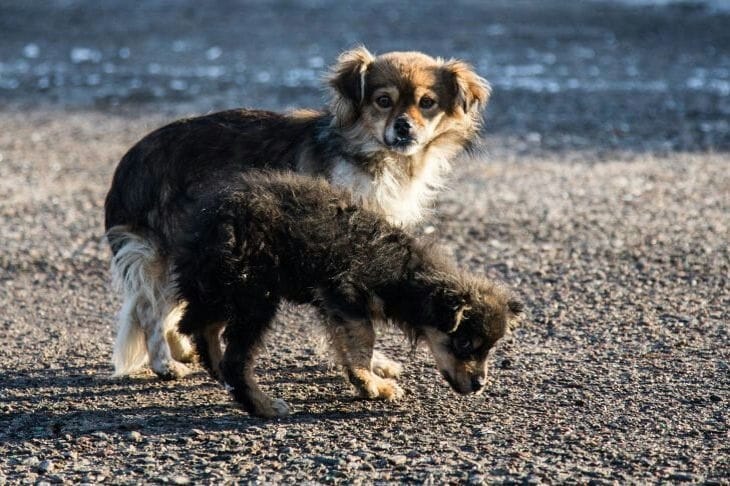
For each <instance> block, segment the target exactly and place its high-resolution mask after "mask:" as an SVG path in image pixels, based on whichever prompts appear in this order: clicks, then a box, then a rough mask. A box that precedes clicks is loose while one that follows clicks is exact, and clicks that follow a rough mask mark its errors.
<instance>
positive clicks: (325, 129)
mask: <svg viewBox="0 0 730 486" xmlns="http://www.w3.org/2000/svg"><path fill="white" fill-rule="evenodd" d="M315 137H316V142H315V147H314V148H313V149H310V150H309V151H307V152H305V153H304V154H303V156H300V158H299V163H298V167H299V169H300V171H302V172H305V173H319V174H321V175H323V176H325V177H326V178H327V179H328V180H329V181H330V182H331V183H333V184H335V185H337V186H340V187H343V188H346V189H349V190H350V191H352V193H353V194H354V195H355V196H356V197H357V198H358V199H359V200H360V201H362V203H363V204H364V205H365V206H366V207H368V208H370V209H372V210H375V211H377V212H379V213H381V214H383V215H385V216H386V218H387V219H388V220H389V221H390V222H391V223H394V224H399V225H411V224H414V223H417V222H418V221H420V220H421V219H423V217H424V215H425V214H426V212H427V211H428V210H429V208H430V206H431V203H432V201H433V199H434V198H435V196H436V194H437V193H438V191H439V189H441V188H442V187H443V181H444V178H445V176H446V174H447V173H448V172H449V170H450V168H451V164H450V162H451V160H452V159H453V158H454V157H455V156H456V155H457V154H458V153H459V152H460V151H461V147H460V146H457V145H450V144H449V145H438V144H435V143H434V144H430V145H428V146H426V147H424V148H423V149H422V150H420V151H419V152H417V153H415V154H413V155H404V154H401V153H398V152H395V151H392V150H388V149H386V148H384V147H383V146H382V145H381V144H379V143H377V142H374V141H372V140H371V139H370V138H369V137H367V136H365V135H364V134H362V133H359V130H358V128H357V127H354V128H345V129H340V128H334V127H332V126H329V125H328V126H321V127H320V129H319V130H318V132H317V133H316V135H315ZM316 156H319V157H321V159H320V162H323V163H324V166H323V168H322V169H320V171H316V169H315V167H317V165H316V162H314V161H311V160H309V159H310V158H311V157H316Z"/></svg>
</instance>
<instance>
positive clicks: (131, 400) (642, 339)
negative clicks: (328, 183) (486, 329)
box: [0, 0, 730, 484]
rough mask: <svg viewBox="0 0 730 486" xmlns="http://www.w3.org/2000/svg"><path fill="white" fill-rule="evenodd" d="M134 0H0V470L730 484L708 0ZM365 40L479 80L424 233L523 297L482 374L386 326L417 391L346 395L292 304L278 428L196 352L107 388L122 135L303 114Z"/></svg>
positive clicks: (725, 69) (727, 296) (723, 234)
mask: <svg viewBox="0 0 730 486" xmlns="http://www.w3.org/2000/svg"><path fill="white" fill-rule="evenodd" d="M125 5H126V3H125V2H92V1H90V0H89V1H88V2H87V1H73V0H67V1H58V2H50V1H47V2H32V3H31V2H21V1H13V0H10V1H4V2H2V4H0V32H1V34H0V38H2V42H0V224H1V226H0V227H2V230H1V232H0V248H2V250H1V251H0V308H2V309H3V312H2V314H1V315H0V339H2V341H3V342H5V343H6V346H5V349H4V353H3V356H2V358H0V484H3V483H6V482H7V483H16V482H26V483H36V482H50V483H55V482H68V483H79V482H87V483H100V482H114V483H131V482H140V481H143V482H172V483H177V484H184V483H187V482H216V483H217V482H226V481H256V480H258V481H261V482H267V483H268V482H283V481H294V480H309V481H319V482H371V481H378V482H391V481H392V482H402V481H418V482H423V481H426V482H428V481H431V482H434V483H442V482H470V483H479V482H484V481H486V482H497V483H501V482H505V483H510V482H518V483H540V482H580V483H587V482H594V483H611V482H618V483H626V482H631V483H644V482H659V481H662V480H664V481H669V482H682V481H689V482H705V483H723V484H727V483H728V478H729V477H730V459H729V457H730V447H729V446H728V444H729V443H730V437H729V434H728V415H730V414H729V413H728V411H729V409H730V407H729V406H728V404H729V403H730V339H729V338H728V320H729V319H728V317H729V315H728V308H730V289H729V284H728V275H729V274H730V251H729V250H728V243H727V240H728V234H729V231H728V225H729V224H730V216H729V215H730V174H729V173H728V170H727V168H728V164H729V163H730V160H729V156H728V151H729V150H730V133H729V132H730V128H729V126H728V119H729V118H730V116H729V115H730V101H729V98H730V97H729V96H728V95H729V94H730V31H728V30H727V25H728V23H729V22H730V18H729V17H728V16H727V15H724V14H722V13H719V12H717V11H714V10H711V9H707V8H704V7H703V6H702V4H700V3H691V2H684V3H679V4H673V5H670V6H665V7H650V6H649V7H640V8H639V7H636V8H635V7H628V6H625V5H624V4H608V3H602V2H558V1H552V0H550V1H544V2H534V3H532V2H506V1H504V2H493V3H489V4H486V3H482V2H469V1H463V2H453V1H452V2H449V5H450V7H449V8H448V9H446V8H443V7H439V4H438V3H431V2H423V3H419V5H421V7H420V8H419V9H418V10H417V11H413V9H409V8H408V5H406V4H403V5H391V4H390V3H385V2H384V3H380V2H376V3H368V4H364V3H363V4H361V5H344V4H341V3H330V2H325V1H317V2H314V1H310V2H302V3H297V4H296V5H294V4H293V3H292V4H289V3H281V2H265V1H262V2H255V3H246V4H245V7H243V6H241V4H238V3H233V2H220V3H216V4H215V5H216V8H213V7H212V6H211V5H212V4H210V5H208V6H206V5H205V4H199V3H198V2H192V1H190V2H174V3H173V2H168V1H161V0H160V1H157V0H156V1H150V2H145V3H144V5H141V6H139V8H137V9H136V10H134V11H133V12H132V11H128V10H125V9H127V7H125ZM284 5H286V8H284ZM343 26H347V28H344V27H343ZM356 41H364V42H366V43H367V45H368V46H370V47H372V48H373V50H376V51H379V52H382V51H385V50H390V49H394V48H415V49H423V50H426V51H428V52H432V53H435V54H441V55H446V56H448V55H457V56H462V57H465V58H467V59H470V60H472V61H473V62H474V63H475V64H476V65H477V66H478V68H479V70H480V72H482V73H484V74H485V75H486V76H487V77H488V78H489V79H490V80H492V82H493V84H494V86H495V92H494V96H493V100H492V103H491V104H490V107H489V109H488V123H487V126H486V130H485V147H486V148H485V152H484V153H483V154H482V155H480V156H479V157H475V158H473V159H469V160H463V161H461V162H460V163H459V164H457V167H456V170H455V173H454V177H453V178H452V181H451V184H450V186H451V190H449V191H447V192H446V193H444V194H443V196H442V197H441V198H440V201H439V204H438V208H437V211H436V212H434V214H433V215H432V216H431V217H430V218H429V219H428V221H426V222H425V223H424V224H423V225H422V226H421V227H419V228H417V229H416V231H418V232H427V233H431V236H430V237H435V238H437V239H439V240H440V241H441V242H443V243H444V245H445V246H446V247H447V248H448V249H449V250H450V251H452V252H453V254H454V256H455V258H457V260H458V261H459V262H460V264H461V265H462V266H464V267H468V268H470V269H472V270H474V271H476V272H479V273H483V274H485V275H488V276H490V277H493V278H497V279H501V280H503V281H505V282H507V283H508V284H509V285H511V286H512V287H514V288H515V289H516V290H517V292H518V293H519V294H520V295H521V296H522V297H523V299H524V300H525V302H526V304H527V308H528V311H529V312H528V316H527V318H526V319H525V322H524V323H523V325H522V327H521V328H520V329H518V330H517V331H515V332H514V333H513V334H512V335H511V336H509V337H508V338H506V339H505V340H503V342H502V343H501V344H500V345H499V346H498V348H497V349H496V350H495V351H494V352H493V356H492V360H491V365H492V366H491V384H490V387H489V389H488V391H487V392H486V393H485V394H483V395H482V396H479V397H459V396H456V395H455V394H453V393H452V392H451V391H450V390H449V388H448V386H447V385H446V384H445V383H444V382H443V380H442V379H441V378H440V377H439V376H438V373H437V371H436V369H435V366H434V365H433V363H432V361H431V359H430V357H429V356H428V354H427V353H426V352H425V351H424V350H422V349H419V350H417V351H416V352H415V353H411V351H410V350H409V348H408V346H407V344H406V343H405V342H404V340H403V339H402V338H401V337H400V336H398V335H396V334H387V333H386V335H384V336H383V337H382V339H381V341H382V348H384V349H386V350H387V351H388V352H389V354H391V355H393V356H398V357H400V359H402V360H403V361H404V364H405V376H404V377H403V379H402V381H403V385H404V387H405V388H406V389H407V390H408V394H407V396H406V398H405V399H404V400H403V401H402V402H400V403H397V404H385V403H380V402H368V401H362V400H359V399H356V398H354V397H353V396H352V393H351V391H350V389H349V387H348V386H347V385H346V383H345V380H344V379H343V378H342V377H341V376H340V375H339V374H338V372H337V370H335V369H333V368H332V367H331V366H330V365H329V364H328V360H327V359H326V358H325V357H324V356H322V355H321V354H320V353H318V352H316V351H315V350H316V348H317V338H316V337H315V333H313V330H314V329H316V327H317V324H316V320H315V319H314V317H313V315H312V314H311V313H310V312H309V310H308V309H306V308H302V307H296V308H289V309H285V310H284V312H282V314H281V317H280V326H278V330H277V332H276V333H275V335H274V336H273V337H272V339H271V340H270V343H271V346H270V349H269V350H268V352H267V353H266V354H265V356H264V359H263V360H262V363H261V367H262V368H266V369H267V370H268V371H267V372H266V374H265V375H263V376H264V379H263V382H264V386H265V387H266V388H268V389H270V390H272V391H273V392H275V393H276V395H278V396H281V397H282V398H285V399H286V400H287V401H288V402H289V403H290V404H291V405H292V406H293V407H294V409H295V412H296V413H295V414H294V415H293V416H292V417H290V418H288V419H282V420H277V421H262V420H259V419H253V418H250V417H248V416H247V415H245V414H244V413H243V412H240V411H239V410H237V409H236V408H235V407H233V406H232V403H231V401H230V400H229V398H228V397H227V395H226V394H225V392H224V391H223V390H222V389H221V388H220V387H219V386H217V385H215V384H213V383H212V382H211V381H210V380H209V379H208V378H207V377H206V376H205V374H204V373H203V372H202V371H201V370H198V372H196V373H195V374H193V375H192V376H190V377H188V378H186V379H185V380H183V381H180V382H177V383H170V382H161V381H158V380H157V379H155V378H154V377H153V376H152V375H151V374H141V375H139V376H135V377H133V378H129V379H123V380H112V379H110V378H109V375H110V373H111V366H110V364H109V359H110V355H111V343H112V337H113V316H114V313H115V312H116V310H117V308H118V306H119V302H118V299H117V298H116V296H114V295H113V294H111V292H110V289H109V283H108V280H109V277H108V271H107V266H108V259H109V252H108V250H107V248H106V246H105V244H104V243H103V242H102V241H101V237H102V231H103V224H102V208H103V198H104V195H105V193H106V190H107V188H108V185H109V182H110V179H111V174H112V171H113V169H114V166H115V164H116V163H117V161H118V160H119V158H120V157H121V155H122V154H123V153H124V151H125V150H126V149H127V148H128V147H129V146H130V145H131V144H133V143H134V142H135V141H136V140H137V139H138V138H139V137H141V136H142V135H144V134H145V133H146V132H148V131H149V130H151V129H152V128H154V127H156V126H158V125H159V124H161V123H163V122H165V121H167V120H170V119H172V118H173V117H176V116H179V115H181V114H188V113H201V112H206V111H209V110H212V109H219V108H222V107H226V106H237V105H242V104H245V105H251V106H263V107H268V108H275V109H283V108H286V107H290V106H312V105H315V106H316V105H318V104H319V103H320V100H321V93H320V91H319V84H318V83H319V82H318V80H317V76H318V73H319V72H321V71H322V69H323V68H324V65H326V64H327V63H329V62H330V61H331V60H332V59H333V58H334V56H335V55H336V53H337V52H338V51H339V50H341V49H344V48H346V47H348V46H350V45H352V44H353V43H355V42H356ZM263 73H266V74H265V75H264V74H263Z"/></svg>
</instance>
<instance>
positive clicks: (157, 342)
mask: <svg viewBox="0 0 730 486" xmlns="http://www.w3.org/2000/svg"><path fill="white" fill-rule="evenodd" d="M159 307H164V306H158V305H153V304H151V303H149V302H145V303H141V304H140V305H138V306H137V317H138V319H139V322H140V325H141V326H142V329H143V330H144V333H145V338H146V343H147V353H148V354H149V362H150V368H152V371H154V372H155V373H156V374H157V376H159V377H160V378H162V379H163V380H175V379H178V378H182V377H184V376H185V375H187V374H188V373H190V369H189V368H188V367H187V366H185V365H184V364H182V363H180V362H178V361H175V360H174V359H173V358H172V353H171V352H170V346H169V345H168V344H167V332H168V329H165V326H164V321H163V319H164V317H163V316H164V315H165V313H162V315H160V314H161V313H160V312H159V311H158V309H159Z"/></svg>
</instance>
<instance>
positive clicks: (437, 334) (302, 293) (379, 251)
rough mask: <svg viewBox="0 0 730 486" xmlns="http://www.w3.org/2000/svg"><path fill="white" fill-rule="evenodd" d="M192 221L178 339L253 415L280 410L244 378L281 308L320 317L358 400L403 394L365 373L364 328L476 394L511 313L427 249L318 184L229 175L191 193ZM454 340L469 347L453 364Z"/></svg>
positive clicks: (508, 305)
mask: <svg viewBox="0 0 730 486" xmlns="http://www.w3.org/2000/svg"><path fill="white" fill-rule="evenodd" d="M195 214H196V217H195V218H191V219H190V220H189V221H187V222H186V224H185V225H184V227H183V228H182V229H181V232H180V233H179V236H178V240H177V241H176V243H175V245H174V247H173V250H172V253H171V264H172V266H173V268H174V269H175V273H176V276H177V277H176V284H177V288H178V291H179V301H180V302H185V303H186V306H185V310H184V312H183V316H182V319H181V320H180V323H179V330H180V331H181V332H182V333H183V334H185V335H188V336H190V337H191V338H192V339H193V340H194V342H195V343H196V347H197V350H198V353H199V354H200V356H201V362H202V363H203V364H204V365H205V367H206V368H207V369H208V370H209V371H210V372H211V374H212V375H213V376H214V377H216V378H217V379H219V380H221V381H222V382H223V383H224V384H225V385H226V387H227V389H228V390H229V391H230V392H231V394H232V395H233V397H234V399H235V400H236V401H237V402H238V403H240V404H241V405H242V406H243V407H244V408H245V409H246V410H247V411H248V412H249V413H251V414H253V415H259V416H264V417H273V416H281V415H286V414H287V413H288V412H289V409H288V406H287V405H286V403H285V402H283V401H282V400H278V399H271V398H270V397H269V396H268V395H266V394H265V393H264V392H263V391H262V390H261V389H260V388H259V386H258V384H257V382H256V379H255V377H254V373H253V369H254V367H255V357H256V351H257V349H258V348H259V346H260V345H261V343H262V342H263V341H264V339H265V337H266V333H267V331H268V330H269V329H270V327H271V323H272V320H273V318H274V316H275V314H276V312H277V309H278V307H279V304H280V302H281V301H282V300H287V301H290V302H294V303H299V304H304V303H310V304H313V305H314V306H315V307H316V308H317V309H319V311H320V312H321V315H322V316H323V323H324V325H325V327H326V328H327V330H328V332H329V334H330V336H331V339H332V342H333V347H334V349H335V351H336V352H337V354H338V357H339V360H340V363H341V364H342V365H343V366H344V367H345V370H346V373H347V376H348V378H349V380H350V382H351V383H352V384H353V385H354V386H355V388H356V389H357V390H358V392H359V393H360V394H361V395H363V396H365V397H368V398H382V399H386V400H396V399H398V398H400V397H401V396H402V394H403V391H402V390H401V388H400V387H399V386H398V385H397V383H396V382H395V380H393V379H388V378H383V377H381V376H378V375H377V374H375V373H374V372H373V366H372V358H373V345H374V341H375V332H374V330H373V322H378V321H383V322H390V323H393V324H395V325H397V326H399V327H400V328H401V329H402V330H403V331H404V332H405V333H406V334H407V335H408V336H410V337H411V338H413V339H414V340H418V339H421V338H423V339H424V340H426V341H427V342H428V345H429V347H430V348H431V349H432V351H434V353H433V354H434V357H435V358H436V361H437V364H438V366H439V368H440V369H441V371H442V373H443V374H444V376H445V377H446V378H447V380H448V381H449V383H450V384H451V385H452V387H454V389H455V390H456V391H458V392H460V393H473V392H477V391H479V390H481V388H483V386H484V383H485V375H486V364H485V361H486V357H487V353H488V352H489V350H490V349H491V347H492V346H493V345H494V344H495V343H496V342H497V341H498V340H499V339H500V338H501V337H502V336H503V335H504V333H505V331H506V329H507V326H508V323H509V322H510V320H512V319H513V318H514V316H515V315H516V314H517V313H519V311H520V309H521V306H520V304H519V303H518V302H517V301H516V300H514V299H512V298H511V297H510V295H509V293H508V292H506V291H505V290H503V289H502V288H500V287H499V286H497V285H495V284H493V283H491V282H489V281H486V280H484V279H481V278H477V277H475V276H471V275H468V274H465V273H463V272H460V271H457V270H456V269H454V268H453V266H452V265H451V264H450V263H449V262H448V261H446V260H445V259H444V258H443V256H442V255H441V254H440V253H439V252H438V251H437V250H435V249H434V248H431V247H428V246H423V245H421V244H419V243H418V242H417V241H416V240H414V238H413V237H411V236H409V235H408V233H406V232H405V231H403V230H402V229H400V228H398V227H396V226H394V225H392V224H389V223H388V222H386V221H385V220H384V219H383V217H382V216H379V215H378V214H376V213H374V212H371V211H369V210H366V209H364V208H363V207H362V206H361V205H359V204H357V203H356V201H355V200H353V198H352V196H351V195H350V194H349V193H347V192H343V191H340V190H336V189H334V188H333V187H332V186H331V185H329V184H328V183H327V182H326V181H324V180H321V179H319V180H316V179H312V178H308V177H302V176H295V175H291V174H290V175H284V174H282V175H271V174H256V173H251V174H248V175H243V176H238V177H237V178H235V180H232V181H231V182H229V183H228V184H225V185H223V186H221V187H220V188H219V189H216V190H212V191H211V192H210V193H209V194H208V195H204V196H202V197H201V198H200V203H199V204H198V205H196V209H195ZM221 327H223V329H224V330H223V336H224V339H225V341H226V342H227V346H226V349H225V353H224V354H223V356H222V358H220V357H218V356H213V355H211V354H210V353H209V350H214V351H215V350H218V349H220V345H219V343H218V342H217V340H218V337H217V336H218V334H219V331H220V329H221ZM454 339H461V340H465V339H466V340H468V341H469V342H470V343H472V344H474V346H473V349H471V350H470V351H469V352H468V353H467V354H463V355H458V350H454V349H452V344H451V343H452V340H454ZM465 373H466V375H464V376H462V375H463V374H465ZM467 375H468V376H467ZM477 378H479V383H480V384H479V386H478V387H476V385H474V383H475V380H476V379H477ZM464 380H465V381H464ZM462 381H463V383H462Z"/></svg>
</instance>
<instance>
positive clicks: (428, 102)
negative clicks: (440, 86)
mask: <svg viewBox="0 0 730 486" xmlns="http://www.w3.org/2000/svg"><path fill="white" fill-rule="evenodd" d="M418 104H419V106H420V107H421V109H423V110H428V109H430V108H433V105H435V104H436V102H435V101H434V100H433V98H429V97H428V96H424V97H423V98H421V101H420V102H419V103H418Z"/></svg>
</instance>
